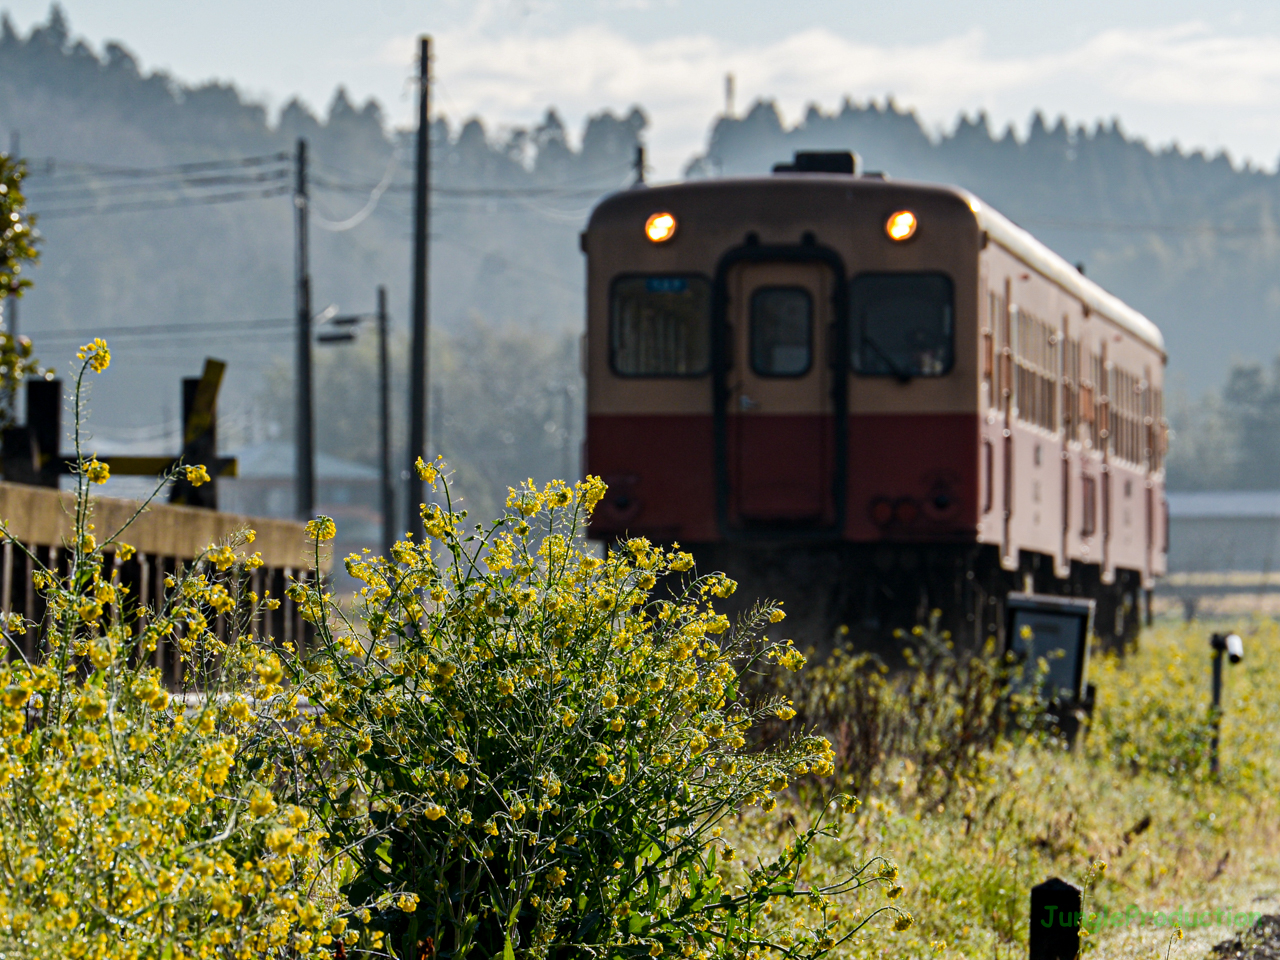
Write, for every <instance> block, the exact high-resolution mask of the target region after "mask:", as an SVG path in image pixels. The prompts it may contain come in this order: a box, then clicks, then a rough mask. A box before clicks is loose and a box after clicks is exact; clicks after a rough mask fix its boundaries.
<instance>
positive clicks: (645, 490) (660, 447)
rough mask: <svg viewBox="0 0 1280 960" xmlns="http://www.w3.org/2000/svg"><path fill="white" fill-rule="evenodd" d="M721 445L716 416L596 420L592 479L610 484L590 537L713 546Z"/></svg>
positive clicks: (590, 451) (590, 428)
mask: <svg viewBox="0 0 1280 960" xmlns="http://www.w3.org/2000/svg"><path fill="white" fill-rule="evenodd" d="M714 463H715V440H714V431H713V429H712V418H711V417H710V416H709V415H708V416H670V415H663V416H590V417H588V418H587V473H589V474H594V475H595V476H598V477H600V478H601V479H603V480H604V482H605V483H607V484H608V485H609V491H608V493H606V494H605V498H604V500H602V501H601V503H600V506H598V507H597V508H596V512H595V514H594V515H593V516H592V518H591V527H590V535H591V536H592V537H597V538H600V539H611V538H613V537H618V536H621V535H623V534H634V535H637V536H646V537H649V538H650V539H651V540H655V541H661V542H669V541H671V540H682V541H686V542H689V543H710V542H713V541H715V540H718V539H720V534H719V531H718V529H717V526H716V494H715V479H714V477H715V471H714V469H713V468H714Z"/></svg>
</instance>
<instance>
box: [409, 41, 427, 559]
mask: <svg viewBox="0 0 1280 960" xmlns="http://www.w3.org/2000/svg"><path fill="white" fill-rule="evenodd" d="M430 188H431V38H430V37H427V36H424V37H422V38H421V48H420V51H419V54H418V157H417V176H416V178H415V181H414V190H413V317H412V320H411V324H412V329H413V334H412V342H411V344H410V347H409V471H408V479H409V483H408V491H409V493H408V500H409V513H408V520H409V533H410V535H411V536H414V537H419V538H420V537H421V535H422V533H423V530H422V515H421V513H420V512H419V508H420V505H421V504H423V503H425V502H426V497H425V496H424V494H425V493H426V490H425V486H424V484H423V482H422V480H420V479H419V478H418V471H417V467H416V464H417V462H418V458H419V457H421V458H422V459H423V460H426V458H427V370H428V366H427V361H428V359H429V355H428V346H427V334H428V331H429V329H430V327H429V324H428V303H427V293H428V286H427V277H428V267H429V263H428V257H429V255H430V250H429V249H428V246H427V241H428V218H429V216H430V212H431V207H430V203H429V202H428V191H429V190H430Z"/></svg>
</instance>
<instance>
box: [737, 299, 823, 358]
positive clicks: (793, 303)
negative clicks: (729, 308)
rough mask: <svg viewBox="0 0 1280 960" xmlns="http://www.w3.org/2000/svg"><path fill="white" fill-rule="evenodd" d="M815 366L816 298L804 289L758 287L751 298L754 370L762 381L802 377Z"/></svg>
mask: <svg viewBox="0 0 1280 960" xmlns="http://www.w3.org/2000/svg"><path fill="white" fill-rule="evenodd" d="M812 363H813V297H812V296H811V295H810V293H809V291H808V290H805V289H804V288H803V287H758V288H757V289H756V290H755V291H754V292H753V293H752V294H751V369H752V370H753V371H754V372H755V373H756V374H757V375H759V376H762V377H800V376H804V374H806V373H808V372H809V367H810V365H811V364H812Z"/></svg>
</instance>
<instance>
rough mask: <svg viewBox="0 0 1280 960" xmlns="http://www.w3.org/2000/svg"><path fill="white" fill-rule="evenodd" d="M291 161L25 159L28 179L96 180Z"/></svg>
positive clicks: (279, 157) (284, 156)
mask: <svg viewBox="0 0 1280 960" xmlns="http://www.w3.org/2000/svg"><path fill="white" fill-rule="evenodd" d="M292 159H293V154H291V153H271V154H265V155H262V156H256V157H228V158H225V159H222V160H198V161H195V162H193V163H175V164H170V165H169V166H163V167H117V166H112V165H110V164H103V163H89V162H85V161H81V160H61V159H59V158H57V157H41V158H40V159H38V160H31V159H28V161H27V170H28V174H27V175H28V176H33V177H38V176H55V175H56V172H57V170H58V169H59V168H60V167H62V168H70V169H71V170H87V171H89V172H91V173H95V174H98V175H100V176H117V177H156V176H172V175H174V174H184V173H200V172H203V171H208V170H220V169H227V168H231V167H256V166H263V165H266V164H271V163H287V162H289V161H291V160H292ZM32 163H40V164H43V165H44V169H43V170H41V169H39V167H33V166H32Z"/></svg>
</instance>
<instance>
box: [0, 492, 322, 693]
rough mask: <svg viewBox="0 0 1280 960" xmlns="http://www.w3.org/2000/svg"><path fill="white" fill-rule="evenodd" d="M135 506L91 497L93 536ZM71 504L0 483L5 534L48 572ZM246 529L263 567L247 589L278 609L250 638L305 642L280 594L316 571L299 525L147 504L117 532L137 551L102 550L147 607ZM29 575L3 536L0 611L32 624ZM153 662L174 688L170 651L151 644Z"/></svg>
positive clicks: (37, 603) (34, 603)
mask: <svg viewBox="0 0 1280 960" xmlns="http://www.w3.org/2000/svg"><path fill="white" fill-rule="evenodd" d="M137 508H138V505H137V503H136V502H134V501H132V500H113V499H108V498H105V497H103V498H98V499H95V501H94V513H93V518H92V523H93V524H94V526H95V531H94V532H95V533H96V534H97V535H98V536H99V538H102V537H106V536H109V535H110V534H111V533H113V532H114V531H115V530H117V529H119V528H120V527H121V526H122V525H123V524H124V523H125V522H126V521H127V520H128V519H129V517H130V516H132V515H133V513H134V512H135V511H136V510H137ZM74 509H75V501H74V498H73V497H72V496H71V495H70V494H69V493H65V492H59V491H57V490H50V489H47V488H43V487H34V486H27V485H25V484H16V483H4V482H0V518H3V519H4V521H5V523H6V525H7V526H8V529H9V533H10V535H11V536H12V537H13V538H14V539H15V540H17V541H19V542H20V543H21V544H22V545H23V546H25V547H26V548H27V549H28V550H29V551H30V552H31V553H32V554H33V555H34V556H35V559H36V560H37V561H38V562H39V563H42V564H44V565H45V566H46V567H47V568H48V569H50V570H58V571H64V570H65V564H64V562H63V558H64V557H65V556H66V544H67V543H68V542H69V541H70V539H71V537H72V534H73V528H74V516H75V514H74ZM246 528H247V529H252V530H253V531H254V533H255V538H254V542H253V544H252V546H251V547H249V550H250V551H257V552H259V553H260V554H261V555H262V560H263V566H261V567H259V568H258V569H257V570H254V571H252V572H251V573H250V575H249V576H250V582H249V589H251V590H253V591H254V592H256V593H257V594H258V595H259V596H262V595H263V594H264V593H265V592H266V591H270V593H271V596H272V597H275V598H278V599H279V600H280V601H281V602H280V607H279V608H278V609H277V610H274V611H269V610H266V609H262V610H261V612H260V615H259V616H258V617H257V618H256V619H255V620H254V621H253V623H252V625H251V629H252V631H253V633H254V635H255V636H263V635H265V636H271V637H274V638H275V639H276V640H277V641H278V642H294V643H305V642H306V638H307V632H308V629H309V627H310V625H309V624H307V623H306V622H305V621H304V620H303V619H302V618H301V616H299V613H298V610H297V605H296V604H295V603H294V602H293V601H292V600H289V599H288V598H287V597H286V596H285V589H286V587H287V586H288V584H289V583H290V582H293V581H306V580H310V579H314V578H315V577H316V575H317V570H316V567H315V557H314V554H313V553H312V551H311V546H310V543H309V541H308V540H307V538H306V534H305V532H304V531H303V524H302V523H299V522H295V521H291V520H277V519H273V518H267V517H244V516H238V515H236V514H230V513H219V512H217V511H213V510H205V509H200V508H197V507H178V506H170V505H169V504H154V505H152V506H150V507H149V508H148V509H147V510H146V512H144V513H143V514H142V515H141V516H139V517H138V518H137V520H135V521H134V523H133V525H132V526H131V527H130V528H129V530H128V532H127V533H126V534H125V535H124V536H123V537H122V539H123V540H124V541H125V542H126V543H128V544H130V545H131V546H133V547H134V548H135V549H136V550H137V553H136V554H135V555H134V556H133V557H132V558H130V559H129V560H125V561H122V560H120V558H119V557H118V556H116V555H115V554H114V553H109V554H108V556H109V559H108V562H109V563H112V564H114V568H115V570H116V571H117V572H118V574H119V579H120V582H121V583H122V584H124V585H125V586H127V587H128V588H129V595H130V596H131V597H133V598H135V599H136V601H137V602H138V603H140V604H142V605H144V606H146V605H149V604H150V603H151V602H152V601H153V600H154V599H155V598H157V597H160V596H163V591H164V580H165V577H167V576H169V575H170V574H175V573H177V572H179V571H180V570H181V569H182V568H183V567H184V566H185V565H187V564H189V563H191V561H192V560H194V559H195V557H197V556H199V555H200V554H201V553H202V552H204V550H205V549H206V548H207V547H208V546H209V545H210V544H216V543H219V542H221V541H223V540H225V539H226V538H227V537H229V536H231V535H232V534H234V533H236V532H237V531H240V530H244V529H246ZM328 566H329V564H328V562H322V566H321V569H320V570H319V571H318V572H319V574H321V575H323V574H325V573H327V572H328ZM32 573H33V563H32V559H31V557H29V556H27V554H26V553H25V552H24V551H23V550H21V549H19V548H18V547H17V546H15V544H14V543H13V542H12V541H5V543H4V545H3V547H0V609H2V610H3V611H4V612H5V613H20V614H22V615H23V616H24V617H26V618H27V619H28V620H31V621H34V622H36V623H39V622H41V621H43V619H44V616H45V609H44V602H43V600H42V599H41V598H40V596H39V595H38V594H37V593H36V591H35V589H34V586H33V584H32V582H31V575H32ZM218 621H219V622H218V623H216V624H215V629H216V630H217V631H218V632H219V633H223V632H224V631H225V623H223V622H222V621H223V618H222V617H221V616H219V617H218ZM23 640H25V643H26V646H27V649H26V650H24V653H25V654H26V655H27V656H32V655H33V654H34V653H35V649H34V645H35V643H36V642H37V640H38V637H37V631H34V630H33V631H28V632H27V635H26V637H25V638H23ZM12 652H13V651H11V653H12ZM155 663H156V666H158V667H160V668H161V669H162V670H163V671H164V675H165V680H166V682H167V683H169V684H170V685H171V686H173V687H177V686H178V685H179V679H180V677H179V673H178V670H179V662H178V658H177V656H176V651H175V650H172V649H164V648H163V647H158V648H157V649H156V651H155Z"/></svg>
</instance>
